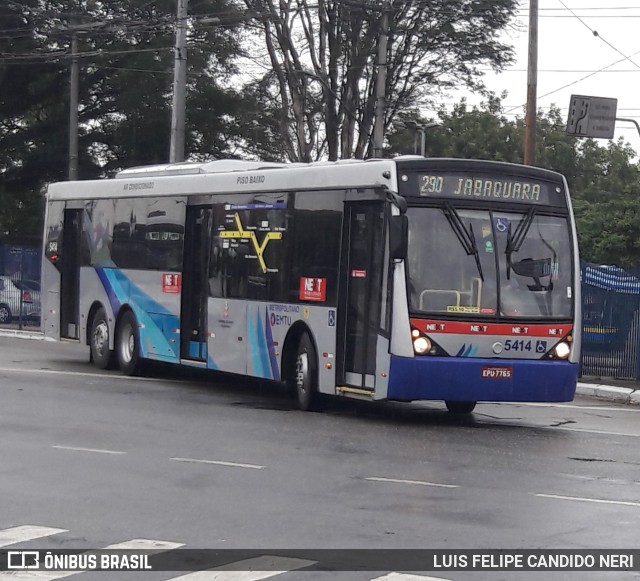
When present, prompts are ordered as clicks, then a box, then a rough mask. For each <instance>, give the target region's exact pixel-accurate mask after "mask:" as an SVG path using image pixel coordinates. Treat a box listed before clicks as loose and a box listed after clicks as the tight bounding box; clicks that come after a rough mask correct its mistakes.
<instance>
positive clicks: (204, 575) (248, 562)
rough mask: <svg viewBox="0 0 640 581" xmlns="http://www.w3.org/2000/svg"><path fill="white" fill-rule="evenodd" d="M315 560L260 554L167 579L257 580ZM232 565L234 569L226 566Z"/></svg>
mask: <svg viewBox="0 0 640 581" xmlns="http://www.w3.org/2000/svg"><path fill="white" fill-rule="evenodd" d="M316 563H317V561H307V560H306V559H291V558H288V557H274V556H272V555H262V556H261V557H254V558H252V559H245V560H243V561H236V562H235V563H229V564H228V565H224V566H223V567H216V568H215V569H207V570H206V571H196V572H195V573H187V574H186V575H182V576H181V577H174V578H172V579H169V580H167V581H259V580H260V579H268V578H269V577H275V576H276V575H281V574H282V573H288V572H289V571H294V570H296V569H302V568H303V567H309V566H311V565H315V564H316ZM230 565H233V568H234V571H229V570H228V568H229V566H230ZM260 568H263V569H278V570H277V571H275V570H274V571H270V570H269V571H263V570H260Z"/></svg>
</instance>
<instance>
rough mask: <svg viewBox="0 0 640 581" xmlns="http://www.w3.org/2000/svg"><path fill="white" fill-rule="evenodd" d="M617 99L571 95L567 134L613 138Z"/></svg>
mask: <svg viewBox="0 0 640 581" xmlns="http://www.w3.org/2000/svg"><path fill="white" fill-rule="evenodd" d="M617 108H618V99H609V98H606V97H588V96H585V95H571V102H570V103H569V118H568V120H567V134H568V135H575V136H577V137H594V138H602V139H613V134H614V132H615V129H616V110H617Z"/></svg>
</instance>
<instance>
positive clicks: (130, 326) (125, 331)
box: [116, 311, 140, 375]
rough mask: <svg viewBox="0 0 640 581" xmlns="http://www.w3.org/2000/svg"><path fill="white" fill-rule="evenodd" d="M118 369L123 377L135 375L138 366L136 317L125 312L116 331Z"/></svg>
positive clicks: (138, 352)
mask: <svg viewBox="0 0 640 581" xmlns="http://www.w3.org/2000/svg"><path fill="white" fill-rule="evenodd" d="M116 357H117V359H118V367H119V368H120V371H122V373H124V374H125V375H135V374H136V373H137V371H138V368H139V365H140V341H139V338H138V321H137V320H136V316H135V315H134V314H133V313H132V312H131V311H127V312H126V313H125V314H124V315H122V318H121V319H120V321H119V322H118V329H117V331H116Z"/></svg>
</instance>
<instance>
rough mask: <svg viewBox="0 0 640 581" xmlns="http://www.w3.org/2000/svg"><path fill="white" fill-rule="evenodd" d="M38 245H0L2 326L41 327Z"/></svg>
mask: <svg viewBox="0 0 640 581" xmlns="http://www.w3.org/2000/svg"><path fill="white" fill-rule="evenodd" d="M41 256H42V250H41V248H40V246H39V245H37V246H35V245H24V244H0V326H1V327H3V328H10V329H24V328H29V329H32V330H38V329H39V328H40V315H41V313H40V262H41Z"/></svg>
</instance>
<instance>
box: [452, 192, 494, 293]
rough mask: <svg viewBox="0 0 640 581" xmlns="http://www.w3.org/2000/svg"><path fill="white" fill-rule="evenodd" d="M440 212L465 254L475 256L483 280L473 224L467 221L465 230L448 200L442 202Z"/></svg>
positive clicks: (458, 215)
mask: <svg viewBox="0 0 640 581" xmlns="http://www.w3.org/2000/svg"><path fill="white" fill-rule="evenodd" d="M442 212H443V213H444V215H445V217H446V218H447V221H448V222H449V225H450V226H451V229H452V230H453V231H454V233H455V235H456V237H457V238H458V240H459V241H460V244H461V245H462V248H463V249H464V251H465V252H466V253H467V256H471V255H473V257H474V258H475V260H476V267H477V269H478V274H479V275H480V280H482V281H483V282H484V275H483V274H482V264H480V253H479V252H478V245H477V244H476V237H475V234H474V233H473V225H472V224H471V223H469V230H467V229H466V227H465V225H464V224H463V223H462V219H461V218H460V214H458V211H457V210H456V209H455V208H454V207H453V206H452V205H451V204H450V203H449V202H445V203H444V204H443V206H442Z"/></svg>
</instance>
